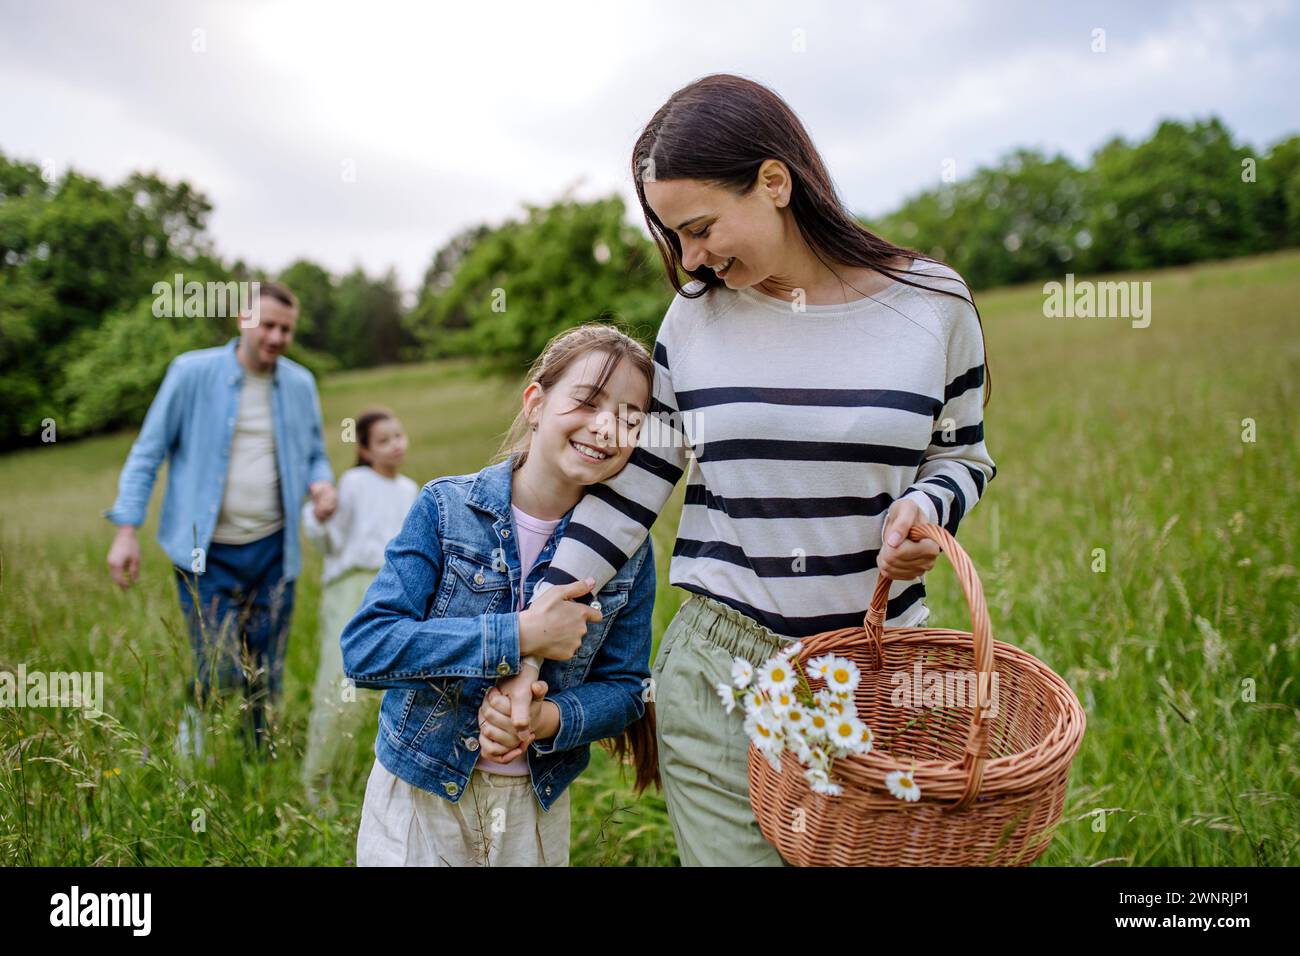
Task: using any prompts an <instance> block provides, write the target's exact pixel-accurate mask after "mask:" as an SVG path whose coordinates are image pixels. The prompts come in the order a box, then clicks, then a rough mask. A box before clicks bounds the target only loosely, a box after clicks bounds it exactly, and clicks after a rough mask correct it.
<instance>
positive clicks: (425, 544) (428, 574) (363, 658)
mask: <svg viewBox="0 0 1300 956" xmlns="http://www.w3.org/2000/svg"><path fill="white" fill-rule="evenodd" d="M440 512H441V509H440V508H439V505H438V500H437V497H436V492H435V491H434V488H433V486H432V485H429V486H426V487H425V489H424V491H423V492H422V493H421V494H420V496H419V497H418V498H416V500H415V504H414V505H413V506H412V507H411V510H410V511H409V512H408V513H407V515H406V521H405V522H403V524H402V530H401V531H399V532H398V533H397V536H396V537H395V538H393V540H392V541H390V542H389V544H388V547H387V549H386V550H385V551H384V565H383V567H382V568H380V570H379V574H378V575H377V576H376V577H375V580H374V581H373V582H371V585H370V588H369V590H367V591H366V596H365V598H364V600H362V602H361V607H360V608H359V609H358V610H357V613H356V614H355V615H354V616H353V618H352V620H351V621H349V622H348V624H347V626H346V627H344V628H343V633H342V634H341V635H339V643H340V645H341V647H342V651H343V673H344V674H345V675H347V677H349V678H351V680H352V682H353V683H355V684H356V685H357V686H358V687H368V688H380V687H426V686H428V684H427V680H428V678H433V677H437V678H442V677H485V678H497V677H504V676H506V675H508V674H513V673H515V672H516V671H517V670H518V669H519V614H518V613H517V612H515V611H511V612H509V613H506V614H482V615H479V616H477V617H437V616H433V617H431V616H430V614H431V612H432V610H433V601H434V597H435V596H436V595H437V593H438V588H439V586H440V583H441V581H442V574H443V560H442V536H443V532H442V527H441V524H440Z"/></svg>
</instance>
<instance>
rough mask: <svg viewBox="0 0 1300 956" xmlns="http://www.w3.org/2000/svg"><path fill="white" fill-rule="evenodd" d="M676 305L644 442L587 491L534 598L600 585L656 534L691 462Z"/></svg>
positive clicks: (666, 328) (665, 331)
mask: <svg viewBox="0 0 1300 956" xmlns="http://www.w3.org/2000/svg"><path fill="white" fill-rule="evenodd" d="M671 315H672V310H671V309H670V310H669V314H668V315H667V316H665V318H664V322H663V325H662V326H661V328H660V330H659V337H658V339H657V340H656V341H655V346H654V376H653V377H654V388H653V392H652V395H651V399H650V408H649V409H647V415H646V418H645V420H644V421H643V422H642V424H641V431H640V433H639V434H638V435H637V444H636V447H635V448H633V449H632V456H631V458H630V459H629V460H628V463H627V465H626V466H625V467H624V468H623V470H622V471H620V472H619V473H618V474H617V475H615V476H614V477H613V478H610V479H609V480H607V481H604V482H602V483H600V484H597V485H592V486H591V487H590V488H588V489H587V493H586V494H585V495H584V496H583V498H582V500H581V501H579V502H578V505H577V507H576V508H575V509H574V512H573V517H572V518H570V520H569V524H568V527H567V528H566V529H565V534H564V537H563V538H562V539H561V541H560V544H559V546H558V547H557V548H556V549H555V556H554V557H553V558H552V559H551V564H550V567H549V568H547V570H546V575H545V577H543V579H542V581H541V583H540V584H539V585H538V586H537V588H536V589H535V590H534V591H533V597H532V600H534V601H535V600H536V599H537V596H538V595H540V594H542V593H543V592H545V591H546V590H547V589H548V588H551V587H554V586H555V585H557V584H568V583H570V582H571V581H580V580H582V579H584V578H595V579H596V585H595V587H594V588H593V589H592V591H593V593H594V592H596V591H599V590H600V589H601V588H602V587H604V585H605V584H606V582H608V581H609V579H610V578H612V577H613V576H614V574H615V573H616V572H617V571H618V569H619V568H621V567H622V566H623V565H624V564H625V563H626V562H627V560H628V559H629V558H630V557H631V556H632V555H634V554H635V553H636V551H637V549H638V548H639V547H641V543H642V542H643V541H645V539H646V536H647V535H648V534H649V533H650V527H651V526H652V525H653V524H654V523H655V519H656V518H657V517H659V512H660V511H662V510H663V507H664V504H665V503H666V502H667V501H668V497H669V495H671V494H672V491H673V488H674V487H675V486H676V484H677V482H678V481H679V480H680V479H681V477H682V474H683V472H684V471H685V469H686V464H687V454H688V452H687V449H688V447H689V444H690V442H689V435H688V432H689V430H688V429H686V428H685V427H684V422H683V417H682V415H681V413H680V410H679V408H678V403H677V395H676V393H675V391H674V389H673V377H672V360H673V342H672V336H671V334H670V318H671Z"/></svg>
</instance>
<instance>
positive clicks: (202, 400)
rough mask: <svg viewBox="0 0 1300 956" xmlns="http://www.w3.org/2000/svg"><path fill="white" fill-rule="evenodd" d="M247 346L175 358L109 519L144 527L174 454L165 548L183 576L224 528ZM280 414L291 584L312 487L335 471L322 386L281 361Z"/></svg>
mask: <svg viewBox="0 0 1300 956" xmlns="http://www.w3.org/2000/svg"><path fill="white" fill-rule="evenodd" d="M238 344H239V339H237V338H235V339H231V340H230V341H229V342H228V343H226V344H225V345H224V346H218V347H216V348H210V349H197V350H195V351H193V352H184V353H182V354H180V355H178V356H176V357H175V358H174V359H172V361H171V364H169V365H168V366H167V375H166V377H164V378H163V383H162V385H161V386H160V387H159V388H158V394H157V395H155V396H154V399H153V403H152V404H151V405H150V406H149V411H148V413H147V414H146V415H145V417H144V424H143V425H142V426H141V427H140V434H139V435H138V436H137V437H136V440H135V444H133V445H132V446H131V453H130V454H129V455H127V458H126V464H125V465H124V466H123V468H122V475H121V477H120V478H119V480H118V487H117V501H116V502H114V503H113V507H112V508H110V509H109V510H108V511H105V512H104V517H106V518H108V520H109V521H111V522H113V524H117V525H123V524H130V525H135V526H136V527H139V526H140V525H142V524H144V519H145V513H146V511H147V510H148V508H149V495H150V493H151V492H152V491H153V483H154V479H155V478H157V476H158V467H159V466H160V465H161V464H162V462H163V459H164V458H168V456H170V458H169V461H168V465H167V496H166V497H165V498H163V506H162V515H161V517H160V519H159V521H158V543H159V544H161V545H162V547H163V550H164V551H166V552H167V557H169V558H171V560H172V563H173V564H176V565H178V566H180V567H182V568H189V567H191V564H192V562H193V559H194V555H193V549H194V548H203V549H204V550H205V551H206V550H207V549H208V547H209V545H210V544H211V542H212V533H213V532H214V531H215V530H216V527H217V516H218V514H219V513H220V511H221V500H222V497H223V496H224V494H225V490H226V472H227V471H228V470H229V466H230V445H231V442H232V441H233V440H234V437H235V419H236V418H237V417H238V415H239V393H240V389H241V388H243V385H244V366H242V365H240V364H239V359H238V358H236V357H235V346H236V345H238ZM271 416H272V419H273V424H274V429H275V459H276V466H277V468H278V470H279V473H280V498H281V504H282V505H283V507H284V572H283V573H284V576H285V577H286V578H290V579H292V578H296V577H297V576H298V573H299V571H300V570H301V568H302V556H301V551H300V549H299V545H298V523H299V520H300V519H299V507H300V506H301V504H302V500H303V496H304V495H306V494H307V489H308V488H309V487H310V486H311V484H312V483H313V482H316V481H333V480H334V473H333V472H332V471H331V470H330V461H329V458H328V457H327V456H326V454H325V440H324V436H323V433H322V429H321V416H320V397H319V396H318V395H317V393H316V380H315V379H314V378H313V377H312V374H311V372H309V371H307V369H305V368H303V367H302V366H301V365H299V364H298V363H297V362H294V361H292V360H291V359H287V358H285V357H284V356H280V357H279V358H278V359H276V362H275V366H274V370H273V371H272V373H271Z"/></svg>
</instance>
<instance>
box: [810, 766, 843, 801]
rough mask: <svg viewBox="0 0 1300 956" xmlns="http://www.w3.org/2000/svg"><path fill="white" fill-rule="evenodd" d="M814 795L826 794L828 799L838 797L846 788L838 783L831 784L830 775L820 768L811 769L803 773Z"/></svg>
mask: <svg viewBox="0 0 1300 956" xmlns="http://www.w3.org/2000/svg"><path fill="white" fill-rule="evenodd" d="M803 775H804V778H805V779H806V780H807V781H808V784H809V786H810V787H811V788H812V791H813V793H824V794H826V795H827V796H828V797H838V796H839V795H840V794H841V793H843V792H844V788H843V787H842V786H840V785H839V784H838V783H831V778H830V775H829V774H828V773H827V772H826V771H825V770H821V769H819V768H809V769H807V770H805V771H804V772H803Z"/></svg>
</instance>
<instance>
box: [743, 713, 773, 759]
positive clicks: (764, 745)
mask: <svg viewBox="0 0 1300 956" xmlns="http://www.w3.org/2000/svg"><path fill="white" fill-rule="evenodd" d="M745 733H747V734H749V739H750V740H752V741H754V746H756V747H757V748H758V749H759V750H760V751H762V752H763V753H765V754H766V753H770V752H771V751H774V750H775V751H777V752H778V753H779V752H780V748H781V746H782V741H781V738H780V736H778V734H777V726H776V723H775V722H774V721H773V720H772V718H771V714H769V713H762V712H760V713H757V714H754V713H751V714H747V715H746V716H745Z"/></svg>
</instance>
